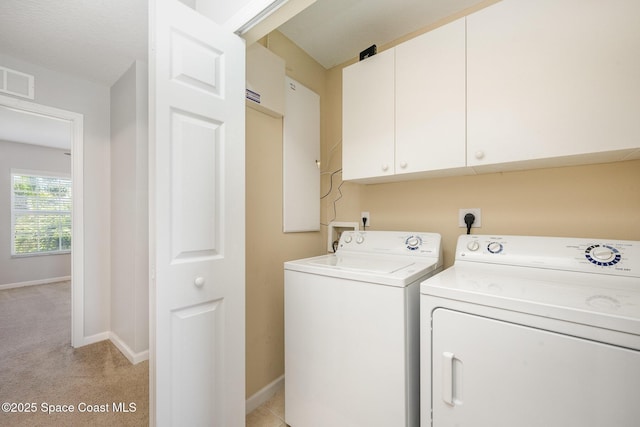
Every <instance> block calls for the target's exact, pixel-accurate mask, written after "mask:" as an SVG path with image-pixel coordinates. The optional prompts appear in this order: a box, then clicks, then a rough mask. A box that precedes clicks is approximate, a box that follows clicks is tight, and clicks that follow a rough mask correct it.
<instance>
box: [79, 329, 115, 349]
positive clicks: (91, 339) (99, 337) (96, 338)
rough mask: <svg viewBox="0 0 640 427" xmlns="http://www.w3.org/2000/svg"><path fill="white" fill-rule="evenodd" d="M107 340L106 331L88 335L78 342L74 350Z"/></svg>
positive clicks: (107, 334)
mask: <svg viewBox="0 0 640 427" xmlns="http://www.w3.org/2000/svg"><path fill="white" fill-rule="evenodd" d="M108 339H109V332H108V331H107V332H100V333H99V334H95V335H90V336H88V337H82V342H80V343H79V344H78V345H76V348H78V347H84V346H85V345H89V344H95V343H97V342H100V341H104V340H108Z"/></svg>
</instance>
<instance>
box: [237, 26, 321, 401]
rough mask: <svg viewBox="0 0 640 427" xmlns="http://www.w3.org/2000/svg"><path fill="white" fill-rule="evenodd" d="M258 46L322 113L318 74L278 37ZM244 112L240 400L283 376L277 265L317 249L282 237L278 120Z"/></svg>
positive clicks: (301, 237) (317, 242) (310, 239)
mask: <svg viewBox="0 0 640 427" xmlns="http://www.w3.org/2000/svg"><path fill="white" fill-rule="evenodd" d="M260 43H262V44H263V45H266V46H268V47H269V49H271V50H272V51H273V52H274V53H276V54H277V55H278V56H280V57H282V58H283V59H285V61H286V68H287V70H286V73H287V75H288V76H290V77H292V78H293V79H295V80H297V81H299V82H300V83H302V84H304V85H305V86H307V87H309V88H310V89H311V90H313V91H314V92H316V93H318V94H319V95H320V103H321V108H322V106H323V103H324V100H323V98H324V97H323V94H324V85H325V78H324V75H325V70H324V68H322V67H321V66H320V65H319V64H318V63H316V62H315V61H314V60H313V59H311V58H310V57H309V56H308V55H307V54H306V53H304V52H303V51H302V50H300V49H299V48H298V47H296V46H295V45H293V44H292V43H291V42H290V41H289V40H288V39H286V38H285V37H283V36H282V35H281V34H280V33H277V32H276V33H272V34H271V35H270V36H269V37H268V38H266V39H263V40H261V41H260ZM246 111H247V118H246V212H247V214H246V232H247V242H246V243H247V244H246V321H247V326H246V340H247V342H246V344H247V349H246V354H247V361H246V365H247V372H246V375H247V377H246V378H247V379H246V395H247V397H250V396H252V395H253V394H255V393H256V392H257V391H259V390H260V389H261V388H263V387H264V386H266V385H268V384H269V383H271V382H272V381H274V380H276V379H278V378H279V377H280V376H281V375H283V374H284V269H283V263H284V262H285V261H288V260H292V259H298V258H305V257H309V256H314V255H318V254H320V253H322V249H323V247H322V244H321V239H320V237H319V236H320V233H318V232H308V233H283V232H282V119H276V118H273V117H271V116H268V115H266V114H263V113H261V112H258V111H256V110H254V109H252V108H247V109H246ZM321 125H322V124H321ZM322 133H324V132H322Z"/></svg>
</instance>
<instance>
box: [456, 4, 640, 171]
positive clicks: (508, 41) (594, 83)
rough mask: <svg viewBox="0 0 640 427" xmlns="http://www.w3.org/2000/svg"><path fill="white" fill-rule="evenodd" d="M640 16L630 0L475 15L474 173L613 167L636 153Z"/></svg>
mask: <svg viewBox="0 0 640 427" xmlns="http://www.w3.org/2000/svg"><path fill="white" fill-rule="evenodd" d="M638 16H640V2H639V1H629V0H613V1H600V0H588V1H585V0H563V1H557V0H536V1H530V0H503V1H502V2H500V3H497V4H495V5H492V6H490V7H488V8H486V9H484V10H481V11H479V12H477V13H474V14H472V15H469V16H468V17H467V109H468V110H467V113H468V115H467V164H468V166H473V167H474V168H475V169H477V170H480V171H482V170H483V166H485V165H494V166H495V165H499V164H502V165H507V164H508V163H513V162H517V163H515V165H516V167H520V168H521V167H529V166H532V167H539V166H555V165H564V164H574V163H587V162H595V161H613V160H622V159H624V158H625V156H627V155H628V153H630V152H631V149H632V148H637V147H639V146H640V119H639V118H640V102H639V100H640V25H638ZM507 166H508V165H507ZM498 169H505V168H504V167H499V168H498Z"/></svg>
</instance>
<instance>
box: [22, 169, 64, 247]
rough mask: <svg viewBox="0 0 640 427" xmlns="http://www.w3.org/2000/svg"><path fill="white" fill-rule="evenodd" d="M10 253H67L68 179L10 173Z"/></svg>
mask: <svg viewBox="0 0 640 427" xmlns="http://www.w3.org/2000/svg"><path fill="white" fill-rule="evenodd" d="M11 188H12V191H11V254H12V255H16V256H19V255H42V254H54V253H65V252H70V251H71V179H70V178H68V177H61V176H46V175H41V174H32V173H17V172H15V171H12V173H11Z"/></svg>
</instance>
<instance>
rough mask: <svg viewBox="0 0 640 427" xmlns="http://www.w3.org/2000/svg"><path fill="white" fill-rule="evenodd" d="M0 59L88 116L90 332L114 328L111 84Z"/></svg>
mask: <svg viewBox="0 0 640 427" xmlns="http://www.w3.org/2000/svg"><path fill="white" fill-rule="evenodd" d="M0 64H1V65H3V66H7V67H9V68H12V69H14V70H18V71H22V72H25V73H28V74H33V75H34V76H35V99H34V100H33V102H36V103H38V104H42V105H47V106H51V107H56V108H61V109H64V110H68V111H73V112H76V113H80V114H83V115H84V148H83V154H84V165H83V167H84V238H85V244H84V261H85V266H84V322H85V324H84V337H91V336H93V335H96V334H101V333H106V332H108V331H109V315H110V310H109V299H110V295H109V287H110V286H109V283H110V280H111V277H110V274H111V271H110V251H109V247H110V239H111V233H110V214H109V211H110V150H109V145H110V141H109V114H110V112H109V108H110V107H109V88H108V87H107V86H103V85H100V84H97V83H93V82H90V81H88V80H85V79H83V78H80V77H76V76H72V75H69V74H64V73H59V72H56V71H52V70H49V69H46V68H43V67H41V66H38V65H34V64H31V63H28V62H24V61H21V60H19V59H16V58H13V57H10V56H6V55H3V54H1V53H0Z"/></svg>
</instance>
